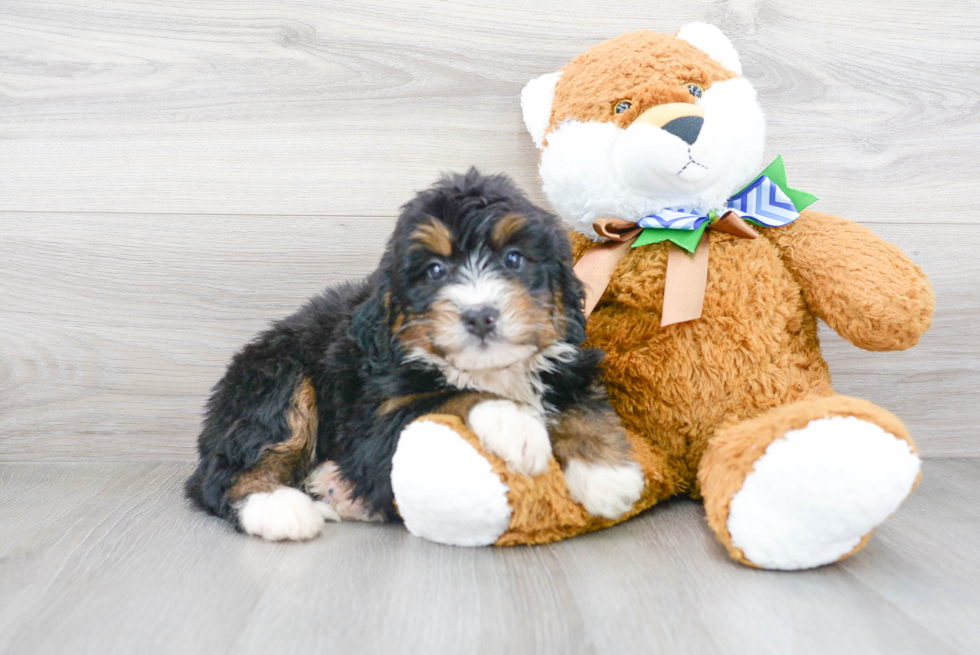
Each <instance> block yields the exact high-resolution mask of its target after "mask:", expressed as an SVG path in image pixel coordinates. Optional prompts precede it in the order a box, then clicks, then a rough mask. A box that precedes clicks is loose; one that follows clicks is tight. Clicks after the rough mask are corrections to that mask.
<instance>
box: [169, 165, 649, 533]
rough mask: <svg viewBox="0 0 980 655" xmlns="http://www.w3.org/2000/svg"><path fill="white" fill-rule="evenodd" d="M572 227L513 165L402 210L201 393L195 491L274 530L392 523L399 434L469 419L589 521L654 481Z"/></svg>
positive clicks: (492, 446)
mask: <svg viewBox="0 0 980 655" xmlns="http://www.w3.org/2000/svg"><path fill="white" fill-rule="evenodd" d="M571 264H572V259H571V251H570V247H569V244H568V240H567V237H566V235H565V232H564V230H563V229H562V227H561V226H560V224H559V223H558V220H557V219H556V218H555V217H554V216H553V215H552V214H550V213H548V212H546V211H544V210H542V209H540V208H538V207H536V206H534V205H533V204H531V203H530V202H529V201H528V200H527V199H526V198H525V197H524V195H523V194H522V193H521V192H520V191H519V190H518V189H517V188H516V187H515V186H514V185H513V184H512V183H511V182H510V181H509V179H508V178H506V177H504V176H493V177H487V176H483V175H480V174H479V173H478V172H476V171H475V170H471V171H470V172H469V173H467V174H466V175H465V176H463V175H453V176H450V177H445V178H443V179H442V180H441V181H439V182H438V183H437V184H436V185H435V186H433V187H432V188H430V189H428V190H426V191H423V192H421V193H419V194H418V196H417V197H416V198H414V199H413V200H412V201H411V202H409V203H408V204H406V205H405V206H404V207H403V208H402V213H401V216H400V217H399V219H398V222H397V225H396V227H395V231H394V234H393V236H392V237H391V241H390V242H389V244H388V247H387V250H386V251H385V254H384V256H383V258H382V260H381V265H380V267H379V268H378V270H377V271H376V272H375V273H374V274H372V275H371V276H370V277H369V278H368V279H367V280H366V281H364V282H359V283H356V284H345V285H341V286H339V287H335V288H331V289H327V290H326V291H324V292H323V293H322V294H321V295H319V296H317V297H315V298H313V299H312V300H311V301H310V302H309V303H308V304H307V305H306V306H304V307H303V308H302V309H300V310H299V311H298V312H297V313H295V314H293V315H292V316H290V317H289V318H286V319H284V320H282V321H279V322H278V323H276V324H274V325H273V327H272V328H271V329H269V330H268V331H266V332H264V333H262V334H261V335H259V336H258V337H257V338H256V339H255V340H254V341H253V342H252V343H250V344H248V345H247V346H246V347H245V348H244V349H243V350H242V351H241V352H239V353H238V354H237V355H236V356H235V357H234V359H233V360H232V363H231V365H230V366H229V367H228V371H227V372H226V374H225V376H224V378H222V380H221V381H220V382H219V383H218V384H217V385H216V386H215V388H214V391H213V393H212V396H211V398H210V400H209V401H208V405H207V411H206V416H205V419H204V428H203V432H202V433H201V436H200V439H199V444H198V448H199V452H200V463H199V465H198V468H197V470H196V471H195V472H194V474H193V475H192V476H191V478H190V479H189V480H188V482H187V493H188V496H189V497H190V498H192V499H193V500H194V501H196V503H197V504H198V505H200V506H201V507H202V508H204V509H206V510H207V511H209V512H211V513H213V514H215V515H217V516H220V517H223V518H225V519H228V520H229V521H231V522H232V523H233V524H234V525H235V526H236V527H237V528H239V529H241V530H244V531H245V532H248V533H249V534H255V535H259V536H262V537H265V538H266V539H307V538H311V537H313V536H315V535H316V534H317V533H318V532H319V531H320V530H321V529H322V527H323V523H324V518H328V519H329V518H332V519H337V518H359V519H382V520H396V519H397V518H398V515H397V513H396V510H395V506H394V502H393V501H394V499H393V496H392V488H391V483H390V479H389V478H390V473H391V458H392V455H393V453H394V450H395V446H396V444H397V441H398V437H399V434H400V433H401V431H402V429H403V428H404V427H405V426H406V425H408V424H409V423H410V422H411V421H412V420H414V419H415V418H417V417H419V416H421V415H423V414H427V413H431V412H440V413H454V414H457V415H458V416H460V417H461V418H463V419H464V420H465V421H466V422H467V424H468V425H469V426H470V427H471V428H472V429H473V431H474V432H475V433H476V434H477V435H478V436H479V438H480V439H481V441H482V443H483V444H484V446H485V447H486V448H487V449H488V450H490V451H492V452H494V453H496V454H498V455H500V456H501V457H502V458H503V459H504V460H505V461H506V462H507V465H508V466H509V467H510V468H511V469H512V470H515V471H517V472H521V473H526V474H528V475H536V474H538V473H540V472H542V471H543V470H544V469H545V467H546V465H547V462H548V458H549V457H550V456H551V455H552V453H553V454H554V456H555V457H556V458H557V459H558V461H559V462H560V463H561V465H562V468H563V469H564V470H565V471H566V474H567V475H566V477H567V481H568V483H569V490H570V492H571V493H572V495H573V497H574V498H575V499H576V500H578V501H579V502H581V503H582V504H583V505H584V506H585V508H586V509H587V510H588V511H590V512H591V513H593V514H598V515H602V516H607V517H615V516H619V515H621V514H622V513H624V512H625V511H626V510H628V509H629V508H630V507H631V506H632V504H633V502H634V501H635V500H636V499H637V498H638V497H639V495H640V492H641V490H642V487H643V479H642V475H641V473H640V470H639V467H638V466H637V465H636V464H635V463H633V462H632V460H631V459H630V450H629V447H628V445H627V442H626V437H625V433H624V432H623V429H622V427H621V426H620V424H619V421H618V418H617V417H616V415H615V414H614V413H613V410H612V409H611V408H610V406H609V405H608V404H607V401H606V397H605V393H604V390H603V387H602V385H601V381H600V380H599V373H598V364H599V362H600V360H601V353H600V352H599V351H596V350H587V349H581V348H580V346H581V344H582V342H583V340H584V339H585V318H584V316H583V314H582V295H583V294H582V285H581V283H580V282H579V281H578V279H577V278H576V277H575V275H574V273H573V272H572V266H571Z"/></svg>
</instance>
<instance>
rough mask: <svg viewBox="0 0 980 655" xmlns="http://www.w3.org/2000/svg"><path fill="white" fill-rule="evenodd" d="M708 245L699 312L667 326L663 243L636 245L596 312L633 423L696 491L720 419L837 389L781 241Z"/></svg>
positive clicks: (623, 411) (599, 337)
mask: <svg viewBox="0 0 980 655" xmlns="http://www.w3.org/2000/svg"><path fill="white" fill-rule="evenodd" d="M710 247H711V249H710V257H709V268H708V283H707V290H706V292H705V299H704V312H703V315H702V317H701V319H699V320H696V321H690V322H687V323H681V324H677V325H671V326H668V327H666V328H661V327H660V313H661V307H662V299H663V289H664V272H665V269H666V260H667V245H666V244H656V245H653V246H645V247H641V248H637V249H635V250H633V251H632V252H631V253H630V255H629V256H628V257H627V258H626V259H625V260H624V261H623V262H621V263H620V266H619V269H618V270H617V272H616V275H615V276H614V277H613V281H612V283H611V284H610V286H609V289H608V290H607V291H606V294H605V295H604V296H603V299H602V302H601V303H600V305H599V306H598V308H597V309H596V311H595V312H594V313H593V315H592V317H591V318H590V319H589V344H588V345H590V346H593V347H599V348H602V349H604V350H605V351H606V360H605V370H606V376H607V380H608V383H609V393H610V396H611V399H612V402H613V404H614V406H615V407H616V409H617V410H618V411H619V413H620V415H621V416H622V418H623V421H624V423H625V424H626V426H627V428H629V429H630V430H632V431H633V432H635V433H636V434H637V435H639V436H641V437H643V438H645V439H649V440H650V441H651V442H652V444H653V445H654V447H655V448H657V449H659V450H661V451H662V452H663V454H664V455H665V456H666V457H667V458H668V461H669V463H670V466H671V468H673V469H674V470H676V472H677V473H678V474H679V476H680V478H681V479H682V480H683V481H684V484H685V485H686V488H690V489H693V488H694V482H695V479H696V475H697V464H698V462H699V460H700V458H701V455H702V453H703V452H704V448H705V447H706V445H707V442H708V440H709V439H710V438H711V436H712V435H713V434H714V433H715V430H716V429H717V428H718V426H719V425H721V424H723V423H724V422H726V421H728V420H732V419H746V418H751V417H753V416H757V415H759V414H761V413H762V412H764V411H766V410H769V409H771V408H773V407H777V406H780V405H783V404H786V403H788V402H792V401H793V400H796V399H798V398H801V397H803V396H805V395H807V394H811V393H813V394H819V395H829V394H830V393H832V389H831V384H830V374H829V372H828V370H827V365H826V363H825V362H824V360H823V358H822V357H821V355H820V348H819V343H818V341H817V334H816V319H815V318H814V317H813V315H812V314H811V313H810V312H809V310H808V309H807V307H806V305H805V304H804V302H803V298H802V294H801V290H800V287H799V284H798V283H797V282H796V281H795V280H794V278H793V276H792V275H791V274H790V272H789V271H788V270H787V269H786V267H785V266H784V265H783V262H782V260H781V259H780V258H779V254H778V252H777V251H776V249H775V248H774V247H773V245H772V244H771V243H770V242H769V241H768V240H767V239H765V238H759V239H755V240H746V239H737V238H734V237H731V236H729V235H726V234H719V233H711V246H710Z"/></svg>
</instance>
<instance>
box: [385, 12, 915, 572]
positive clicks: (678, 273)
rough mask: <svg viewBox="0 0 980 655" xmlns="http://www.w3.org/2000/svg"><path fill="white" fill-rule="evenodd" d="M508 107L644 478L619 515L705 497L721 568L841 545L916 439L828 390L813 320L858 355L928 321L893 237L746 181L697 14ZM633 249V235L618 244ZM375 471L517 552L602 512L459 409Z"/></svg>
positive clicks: (749, 146)
mask: <svg viewBox="0 0 980 655" xmlns="http://www.w3.org/2000/svg"><path fill="white" fill-rule="evenodd" d="M522 108H523V112H524V119H525V122H526V124H527V127H528V131H529V132H530V134H531V136H532V138H533V139H534V142H535V144H536V145H537V146H538V148H539V149H540V150H541V163H540V172H541V179H542V181H543V186H544V191H545V194H546V195H547V197H548V199H549V201H550V202H551V204H552V206H553V207H554V209H555V210H556V211H557V212H558V214H559V215H560V216H561V217H562V218H563V219H564V220H565V221H566V222H567V224H568V225H569V226H570V227H571V228H572V230H573V234H572V238H573V245H574V250H575V253H576V258H579V265H578V266H577V268H576V270H577V271H578V272H579V273H580V276H581V277H582V278H583V280H584V281H585V282H586V286H587V288H588V289H589V290H590V291H591V292H592V293H591V297H590V299H589V300H588V301H587V311H591V312H592V313H591V316H590V318H589V322H588V333H589V343H588V344H587V345H589V346H592V347H598V348H602V349H604V350H605V351H606V359H605V364H604V370H605V375H606V378H607V383H608V388H609V394H610V397H611V400H612V403H613V405H614V407H615V408H616V410H617V412H618V413H619V415H620V417H621V418H622V421H623V423H624V425H625V427H626V429H627V431H628V434H629V438H630V442H631V447H632V449H633V457H634V459H635V460H636V461H637V462H638V463H639V464H640V465H641V467H642V469H643V473H644V476H645V488H644V491H643V495H642V497H641V498H640V500H639V501H637V502H636V504H635V505H634V506H633V509H632V510H631V511H630V512H628V513H627V514H626V515H624V516H623V517H621V518H620V519H618V520H623V519H625V518H627V517H629V516H631V515H633V514H636V513H638V512H640V511H642V510H644V509H646V508H648V507H650V506H652V505H653V504H655V503H657V502H658V501H660V500H662V499H664V498H668V497H670V496H673V495H677V494H689V495H691V496H693V497H696V498H703V500H704V506H705V510H706V512H707V518H708V523H709V525H710V526H711V528H712V529H713V530H714V532H715V534H716V535H717V536H718V538H719V539H720V540H721V542H722V543H723V544H724V545H725V547H726V548H727V549H728V552H729V553H730V554H731V556H732V557H733V558H735V559H736V560H738V561H740V562H743V563H746V564H749V565H752V566H757V567H761V568H771V569H802V568H809V567H814V566H820V565H822V564H827V563H830V562H834V561H836V560H839V559H841V558H844V557H847V556H848V555H851V554H853V553H854V552H856V551H857V550H858V549H860V548H861V547H862V546H863V545H864V544H865V543H866V542H867V540H868V538H869V536H870V534H871V532H872V531H873V530H874V528H875V527H876V526H878V525H879V524H881V523H882V522H883V521H885V520H886V519H887V518H888V517H889V516H890V515H891V514H892V513H893V512H894V511H895V510H896V508H897V507H898V506H899V505H900V504H901V503H902V501H903V500H904V499H905V498H906V497H907V496H908V495H909V494H910V493H911V491H912V488H913V487H914V486H915V484H916V482H917V480H918V476H919V469H920V462H919V458H918V456H917V453H916V449H915V445H914V444H913V442H912V439H911V437H910V436H909V434H908V432H907V430H906V429H905V427H904V426H903V425H902V423H901V421H900V420H899V419H897V418H896V417H895V416H894V415H892V414H891V413H890V412H888V411H886V410H884V409H882V408H880V407H877V406H875V405H873V404H872V403H870V402H868V401H865V400H860V399H857V398H849V397H846V396H841V395H837V394H835V393H834V390H833V387H832V386H831V380H830V373H829V371H828V368H827V364H826V362H825V361H824V359H823V357H822V356H821V353H820V345H819V342H818V339H817V318H821V319H823V320H824V321H826V323H827V324H828V325H829V326H830V327H831V328H833V329H834V330H836V331H837V332H838V333H839V334H840V335H841V336H843V337H844V338H846V339H847V340H848V341H850V342H851V343H853V344H855V345H857V346H859V347H861V348H865V349H867V350H901V349H904V348H909V347H911V346H913V345H915V343H916V342H917V341H918V339H919V336H920V335H921V334H922V333H924V332H925V331H926V329H927V328H928V327H929V325H930V321H931V315H932V311H933V305H934V299H933V293H932V290H931V288H930V286H929V283H928V281H927V279H926V277H925V275H924V274H923V273H922V272H921V271H920V270H919V269H918V267H916V265H915V264H913V263H912V262H911V261H910V260H909V259H908V258H907V257H906V256H905V255H904V254H903V253H902V252H901V251H900V250H899V249H898V248H896V247H895V246H892V245H890V244H888V243H886V242H884V241H882V240H881V239H879V238H878V237H876V236H875V235H874V234H872V233H871V232H870V231H868V230H867V229H865V228H864V227H862V226H860V225H857V224H855V223H851V222H849V221H846V220H844V219H841V218H837V217H836V216H830V215H827V214H821V213H816V212H812V211H808V210H807V211H799V210H802V209H803V206H805V205H806V204H808V203H809V202H812V200H814V199H815V198H813V197H809V196H808V195H807V194H804V193H802V192H798V191H796V190H794V189H791V188H790V187H788V186H787V185H786V182H785V175H784V173H783V171H782V169H781V163H780V162H777V165H776V166H774V167H770V168H769V169H766V170H765V173H764V174H760V173H762V171H763V169H762V164H763V162H762V155H763V147H764V129H765V122H764V118H763V115H762V111H761V109H760V107H759V104H758V102H757V100H756V93H755V90H754V89H753V87H752V85H751V84H750V83H749V82H748V81H747V80H745V79H744V78H743V77H741V66H740V64H739V60H738V55H737V53H736V52H735V49H734V48H733V47H732V45H731V43H730V42H729V41H728V40H727V39H726V38H725V37H724V35H722V33H721V32H720V31H719V30H718V29H717V28H715V27H713V26H710V25H706V24H703V23H694V24H691V25H688V26H686V27H684V28H682V29H681V30H680V31H678V33H677V34H676V35H674V36H670V35H665V34H658V33H653V32H649V31H640V32H635V33H632V34H626V35H624V36H621V37H619V38H616V39H613V40H611V41H607V42H605V43H601V44H599V45H596V46H594V47H593V48H591V49H590V50H588V51H587V52H585V53H584V54H582V55H580V56H578V57H576V58H575V59H574V60H572V61H571V62H570V63H569V64H568V65H566V66H565V67H564V68H563V69H562V70H561V71H559V72H557V73H550V74H547V75H544V76H542V77H540V78H538V79H536V80H532V81H531V82H530V83H529V84H528V85H527V86H526V87H525V89H524V92H523V94H522ZM630 246H633V247H630ZM392 482H393V487H394V490H395V497H396V502H397V505H398V509H399V512H400V514H401V515H402V517H403V518H404V519H405V523H406V525H407V527H408V528H409V530H411V531H412V532H413V533H415V534H418V535H420V536H423V537H426V538H429V539H432V540H435V541H440V542H444V543H452V544H461V545H482V544H498V545H509V544H522V543H523V544H530V543H544V542H549V541H554V540H557V539H562V538H566V537H569V536H572V535H576V534H580V533H583V532H586V531H589V530H594V529H597V528H600V527H604V526H607V525H610V524H611V523H613V522H615V521H610V520H607V519H600V518H597V517H593V516H590V515H588V514H587V513H586V512H585V510H584V509H583V508H582V507H581V506H579V505H577V504H576V503H575V502H574V501H572V499H571V498H570V496H569V494H568V491H567V488H566V485H565V483H564V480H563V478H562V473H561V470H560V469H559V468H558V466H557V464H556V463H554V462H552V463H551V466H550V469H549V470H548V471H547V472H546V473H544V474H542V475H539V476H537V477H534V478H530V477H527V476H524V475H520V474H516V473H514V472H512V471H510V470H508V469H507V467H506V466H505V465H504V464H503V462H502V461H501V460H500V459H499V458H497V457H495V456H494V455H492V454H489V453H488V452H487V451H486V450H485V449H484V448H482V447H481V445H480V443H479V440H478V439H477V438H476V437H475V436H474V435H473V434H472V433H471V432H469V430H467V428H466V427H465V426H464V425H463V424H462V422H460V421H459V420H458V419H454V418H451V417H440V416H430V417H427V418H425V419H422V420H420V421H417V422H416V423H413V424H412V425H410V426H409V427H408V428H407V429H406V430H405V432H404V433H403V435H402V438H401V441H400V444H399V447H398V452H397V453H396V455H395V459H394V462H393V471H392Z"/></svg>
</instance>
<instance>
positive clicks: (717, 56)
mask: <svg viewBox="0 0 980 655" xmlns="http://www.w3.org/2000/svg"><path fill="white" fill-rule="evenodd" d="M675 36H676V37H677V38H678V39H682V40H684V41H687V42H688V43H690V44H691V45H693V46H694V47H695V48H697V49H698V50H703V51H704V52H705V53H706V54H707V55H708V56H709V57H711V58H712V59H714V60H715V61H717V62H718V63H719V64H721V65H722V66H724V67H725V68H727V69H728V70H730V71H732V72H733V73H735V74H737V75H741V74H742V63H741V62H740V61H739V60H738V53H737V52H735V46H733V45H732V42H731V41H729V40H728V37H727V36H725V35H724V34H722V33H721V30H719V29H718V28H717V27H715V26H714V25H708V24H707V23H688V24H687V25H685V26H684V27H682V28H681V29H679V30H677V34H675Z"/></svg>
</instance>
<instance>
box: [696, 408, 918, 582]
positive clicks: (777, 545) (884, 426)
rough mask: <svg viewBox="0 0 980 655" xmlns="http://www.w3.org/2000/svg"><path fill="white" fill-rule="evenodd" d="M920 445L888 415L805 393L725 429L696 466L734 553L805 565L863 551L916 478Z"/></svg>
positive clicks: (773, 565)
mask: <svg viewBox="0 0 980 655" xmlns="http://www.w3.org/2000/svg"><path fill="white" fill-rule="evenodd" d="M919 468H920V461H919V457H918V455H917V453H916V449H915V444H914V443H913V442H912V438H911V437H910V436H909V434H908V432H907V431H906V429H905V426H904V425H902V422H901V421H899V420H898V418H896V417H895V416H894V415H893V414H891V413H890V412H887V411H885V410H884V409H881V408H880V407H877V406H875V405H873V404H872V403H870V402H868V401H865V400H859V399H857V398H849V397H847V396H840V395H834V396H826V397H814V396H811V397H808V398H804V399H802V400H799V401H797V402H794V403H791V404H789V405H785V406H782V407H778V408H776V409H773V410H770V411H769V412H767V413H765V414H763V415H761V416H758V417H756V418H754V419H751V420H746V421H742V422H741V423H733V424H728V425H725V426H723V427H722V428H721V429H719V431H718V433H717V434H716V435H715V436H714V437H713V438H712V440H711V443H709V445H708V449H707V451H706V452H705V454H704V457H703V458H702V460H701V464H700V467H699V471H698V481H699V483H700V489H701V494H702V496H703V497H704V505H705V511H706V512H707V515H708V524H709V525H710V526H711V528H712V529H713V530H714V532H715V534H716V535H717V536H718V538H719V539H720V540H721V542H722V543H723V544H724V545H725V547H726V548H727V549H728V552H729V554H730V555H731V556H732V557H733V558H734V559H736V560H738V561H740V562H743V563H745V564H749V565H751V566H756V567H759V568H766V569H783V570H793V569H807V568H812V567H815V566H821V565H823V564H829V563H831V562H836V561H837V560H839V559H843V558H844V557H848V556H849V555H852V554H853V553H855V552H857V551H858V550H859V549H860V548H862V547H863V546H864V545H865V543H867V541H868V539H869V538H870V536H871V532H872V531H873V530H874V528H876V527H877V526H878V525H880V524H881V523H883V522H884V521H885V519H887V518H888V517H889V516H890V515H891V514H892V513H893V512H894V511H895V510H896V509H898V506H899V505H901V503H902V501H904V500H905V499H906V498H907V497H908V495H909V494H910V493H911V491H912V489H913V487H914V486H915V485H916V483H917V482H918V478H919Z"/></svg>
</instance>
